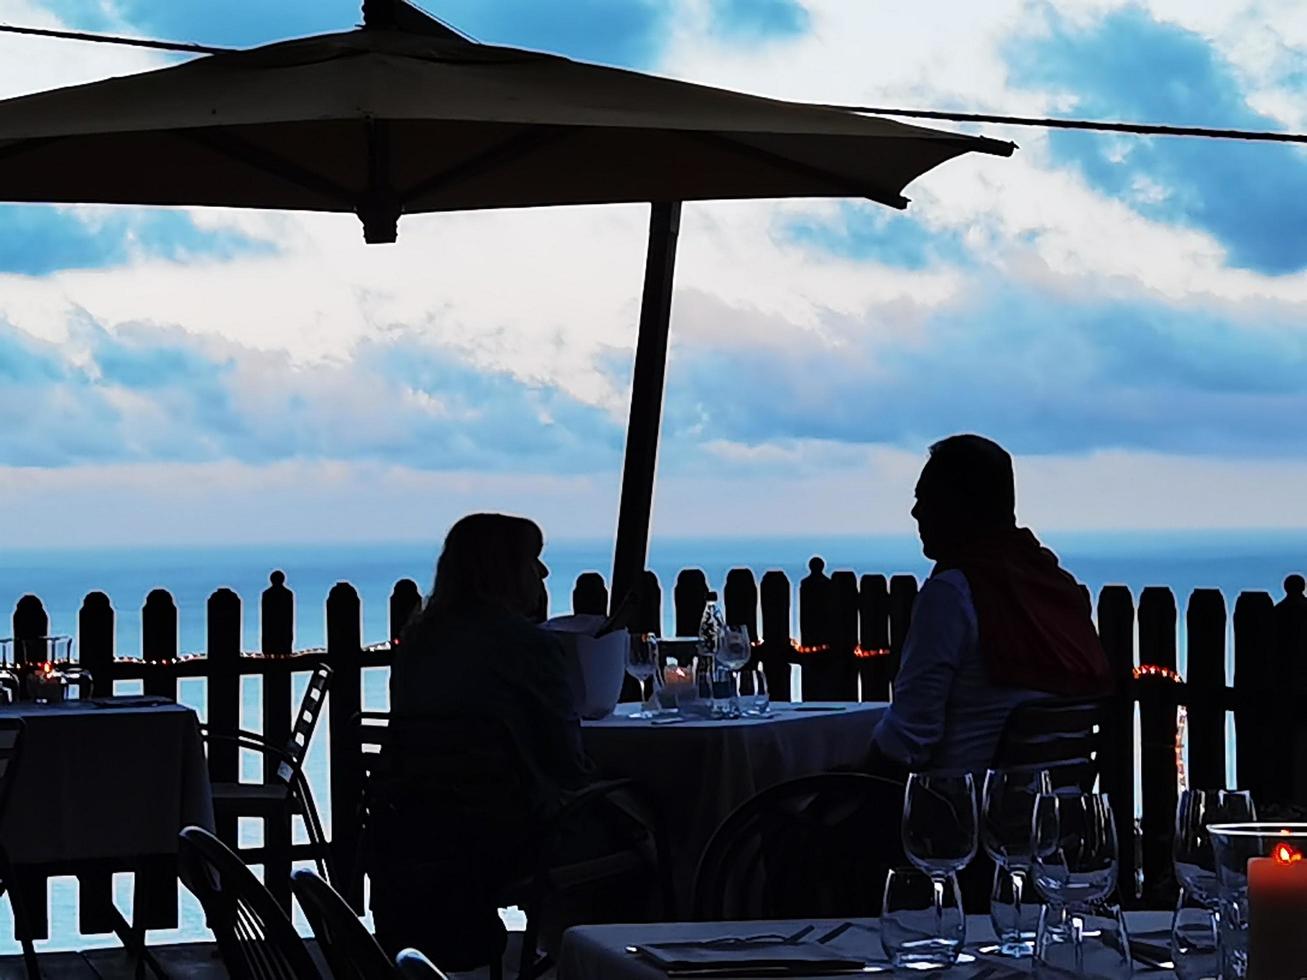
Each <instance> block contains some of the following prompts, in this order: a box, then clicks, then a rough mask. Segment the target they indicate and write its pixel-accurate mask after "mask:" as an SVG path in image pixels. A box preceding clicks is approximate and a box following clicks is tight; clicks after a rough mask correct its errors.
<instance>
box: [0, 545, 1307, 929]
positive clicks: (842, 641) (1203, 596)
mask: <svg viewBox="0 0 1307 980" xmlns="http://www.w3.org/2000/svg"><path fill="white" fill-rule="evenodd" d="M645 585H646V587H645V589H644V590H643V595H644V597H643V603H642V606H641V608H640V609H639V610H638V612H637V614H636V618H635V623H634V628H635V629H637V630H639V631H642V632H653V633H657V634H659V635H676V636H692V635H695V634H696V633H697V631H698V624H699V619H700V616H701V614H702V611H703V608H704V605H705V602H706V599H707V594H708V591H709V583H708V580H707V578H706V576H705V575H704V573H703V572H702V571H700V570H698V569H686V570H684V571H682V572H681V573H680V574H679V575H678V576H677V578H676V582H675V585H674V587H673V591H672V597H671V609H670V620H669V619H668V618H665V616H664V611H663V605H664V603H663V592H662V587H661V583H660V582H659V581H658V580H657V578H656V577H655V576H654V575H653V573H651V572H646V583H645ZM721 591H722V594H723V599H724V604H725V614H726V619H727V621H728V623H730V624H731V625H736V626H747V627H748V628H749V631H750V633H751V634H752V636H753V637H754V641H755V648H756V657H757V660H758V662H760V663H761V664H762V666H763V669H764V671H765V672H766V674H767V678H768V684H769V688H770V690H771V692H772V698H773V700H776V701H784V700H787V699H788V698H789V697H790V694H791V689H790V688H791V685H790V678H791V673H792V666H793V665H795V664H797V665H798V666H799V668H800V672H801V677H802V692H803V696H804V697H805V698H806V699H808V700H858V699H859V698H861V699H862V700H868V701H877V700H887V699H888V698H889V697H890V689H891V685H892V681H893V678H894V675H895V671H896V668H897V665H898V660H899V654H900V651H901V649H902V644H903V639H904V636H905V635H906V633H907V630H908V626H909V623H910V621H911V617H912V607H913V603H914V600H915V598H916V593H917V580H916V579H915V578H913V577H912V576H909V575H895V576H893V577H890V578H887V577H886V576H884V575H875V574H868V575H862V576H860V577H859V576H858V575H856V574H855V573H854V572H852V571H846V570H841V571H835V572H833V573H830V574H827V572H826V569H825V564H824V562H823V561H822V560H821V559H820V558H813V559H812V561H811V562H810V563H809V574H808V575H807V576H805V577H804V578H803V579H802V581H801V582H799V584H798V588H797V596H796V590H795V589H794V588H793V585H792V583H791V582H790V580H789V579H788V577H787V576H786V575H785V574H784V573H783V572H780V571H768V572H767V573H766V574H764V575H763V576H762V578H761V580H758V579H756V578H755V575H754V573H753V572H752V571H751V570H749V569H745V568H737V569H734V570H732V571H731V572H730V573H729V574H727V576H726V579H725V581H724V583H722V586H721ZM420 602H421V596H420V593H419V591H418V587H417V585H416V584H415V583H414V582H413V581H411V580H409V579H403V580H401V581H399V582H398V583H397V584H396V585H395V587H394V590H393V592H392V594H391V597H390V609H389V630H388V632H389V634H390V637H389V638H388V639H385V640H384V641H383V642H380V643H375V644H371V645H367V644H365V643H364V637H363V635H362V633H363V630H362V602H361V600H360V598H359V595H358V592H357V591H356V590H355V589H354V587H353V586H352V585H350V584H348V583H346V582H341V583H338V584H337V585H336V586H334V587H333V588H332V589H331V591H330V593H329V595H328V596H327V599H326V646H325V647H324V648H319V649H311V650H294V649H292V647H293V639H292V638H293V637H294V635H295V633H294V624H295V597H294V595H293V593H292V591H291V589H290V588H289V587H288V586H287V584H286V581H285V576H284V575H283V574H282V573H281V572H273V573H272V575H271V581H270V584H269V586H268V587H267V589H265V590H264V592H263V594H262V596H261V599H260V611H261V616H260V623H261V643H260V646H261V649H260V650H258V651H247V650H243V649H242V648H241V622H242V607H241V598H240V596H238V595H237V594H236V593H235V592H233V591H231V590H230V589H219V590H218V591H216V592H214V593H213V594H212V595H211V596H210V597H209V600H208V604H207V617H206V618H207V647H206V651H205V652H204V653H198V654H197V653H185V654H184V653H182V652H181V651H180V650H179V649H178V635H179V634H178V611H177V606H176V603H175V602H174V600H173V597H172V596H171V595H170V594H169V593H168V592H167V591H165V590H163V589H156V590H154V591H152V592H150V593H149V595H148V596H147V597H146V599H145V604H144V607H143V608H142V610H141V654H142V655H141V657H139V658H135V657H133V658H127V657H121V656H117V655H116V648H115V621H116V616H117V613H116V611H115V609H114V607H113V605H112V603H111V602H110V599H109V597H108V596H107V595H105V594H104V593H102V592H92V593H90V594H89V595H87V596H86V598H85V600H84V601H83V603H82V606H81V609H80V612H79V614H78V622H77V643H78V649H79V651H80V658H79V659H80V661H81V663H82V665H83V666H85V667H86V668H87V669H89V670H90V672H91V673H92V675H93V677H94V687H95V692H94V693H95V694H96V696H105V695H109V694H112V693H113V692H114V689H115V685H116V684H117V682H122V681H137V682H139V683H140V684H141V685H142V687H143V690H144V692H145V693H146V694H153V695H162V696H167V697H176V696H177V694H178V682H179V681H180V680H182V679H185V678H197V677H198V678H204V679H205V680H206V682H207V691H206V692H205V698H206V704H205V707H206V711H207V721H208V724H209V725H210V726H211V727H213V728H215V729H219V730H220V729H227V728H236V727H237V726H238V722H239V719H240V707H241V688H242V680H243V679H244V678H248V677H258V678H261V683H262V699H261V700H262V731H263V734H264V736H265V737H266V738H267V739H269V740H270V741H272V742H273V743H275V744H279V743H282V742H284V741H285V740H286V739H287V738H288V737H289V735H290V724H291V718H292V712H293V708H294V705H293V704H292V683H291V682H292V677H293V675H295V674H296V673H298V672H303V671H308V670H311V669H312V668H313V667H314V666H315V665H316V664H318V663H321V662H324V661H325V662H326V663H328V664H330V665H331V667H332V669H333V672H334V673H333V679H332V686H331V692H330V698H329V702H328V707H329V711H330V724H329V727H328V730H327V731H326V732H325V735H326V738H327V741H328V758H329V774H328V784H329V787H328V789H327V793H326V795H327V800H326V801H321V802H326V804H327V806H326V809H327V811H328V813H329V814H335V815H338V816H339V815H342V814H344V815H349V816H347V817H345V818H344V819H337V820H333V821H330V826H331V827H332V841H331V846H332V849H333V853H334V855H335V857H336V859H337V862H338V864H339V865H340V866H342V867H344V866H347V865H348V864H349V862H350V861H351V860H352V858H353V856H354V854H355V853H356V847H357V839H356V831H357V828H356V826H355V822H354V821H353V820H352V819H351V817H352V815H353V814H354V813H355V810H356V806H357V803H358V801H359V798H360V793H361V789H362V769H361V762H362V760H361V758H360V755H359V751H358V747H357V745H356V744H355V739H356V733H355V731H354V730H353V727H352V724H351V719H352V717H353V716H354V715H355V714H356V713H357V712H358V711H359V710H360V708H361V706H362V671H363V670H364V669H365V668H368V667H385V666H387V665H388V664H389V662H390V657H391V651H392V646H393V641H394V638H395V637H397V636H398V635H399V633H400V631H401V629H402V626H403V624H404V623H406V622H407V621H408V619H409V617H410V616H411V615H412V614H413V612H414V610H415V609H416V608H417V607H418V605H419V604H420ZM796 602H797V613H798V615H797V623H798V635H797V636H794V635H792V622H793V621H794V617H793V615H792V613H793V608H792V607H793V606H794V605H795V603H796ZM572 607H573V610H574V611H575V612H588V613H603V612H604V611H605V610H606V609H607V608H608V594H607V588H606V585H605V582H604V580H603V578H602V576H600V575H598V574H597V573H593V572H588V573H585V574H582V575H581V576H580V577H579V578H578V579H577V581H576V584H575V587H574V589H573V592H572ZM1096 618H1097V623H1098V629H1099V634H1100V636H1101V638H1102V642H1103V646H1104V648H1105V649H1106V651H1107V655H1108V658H1109V660H1110V662H1111V665H1112V671H1113V675H1114V677H1115V683H1116V697H1115V698H1114V700H1113V704H1114V708H1113V711H1112V713H1111V717H1110V718H1109V719H1107V722H1106V729H1107V730H1106V732H1105V736H1106V738H1105V739H1104V745H1105V749H1104V751H1103V757H1102V758H1101V759H1100V769H1101V785H1102V788H1103V789H1104V790H1105V791H1107V792H1109V793H1110V794H1111V795H1112V799H1113V808H1114V811H1115V813H1116V814H1117V819H1118V821H1119V827H1118V830H1119V840H1120V842H1121V881H1122V893H1123V899H1124V900H1125V901H1126V902H1127V903H1139V904H1145V905H1148V906H1151V907H1167V906H1168V905H1169V904H1170V903H1171V902H1172V901H1173V897H1174V889H1175V884H1174V881H1173V880H1172V873H1171V857H1170V855H1171V843H1170V842H1171V836H1172V827H1173V822H1174V813H1175V806H1176V799H1177V794H1178V791H1179V788H1180V785H1181V783H1182V782H1183V783H1184V784H1185V785H1188V786H1192V787H1196V788H1208V787H1221V786H1225V785H1226V783H1227V758H1226V751H1227V744H1228V742H1229V739H1228V738H1227V721H1228V719H1229V718H1231V717H1232V718H1233V721H1234V729H1235V746H1236V758H1235V759H1234V760H1233V761H1234V772H1235V774H1236V775H1235V779H1234V782H1235V783H1236V784H1237V785H1238V786H1239V787H1240V788H1242V789H1248V790H1251V791H1252V793H1253V796H1254V799H1255V800H1256V801H1257V802H1258V804H1259V806H1260V807H1261V808H1262V809H1263V811H1269V812H1270V813H1272V814H1276V813H1277V812H1278V813H1281V814H1287V813H1292V812H1295V810H1296V811H1297V812H1301V809H1300V808H1302V807H1304V806H1307V710H1304V709H1303V705H1304V704H1307V699H1305V698H1304V695H1307V597H1305V596H1304V590H1303V580H1302V577H1301V576H1296V575H1293V576H1290V577H1289V578H1288V579H1286V580H1285V595H1284V597H1283V599H1281V600H1280V601H1279V602H1278V603H1277V602H1275V601H1274V600H1273V599H1272V597H1271V595H1270V594H1268V593H1266V592H1244V593H1242V594H1240V595H1239V596H1238V598H1237V599H1236V601H1235V603H1234V607H1233V612H1232V615H1231V613H1230V610H1229V609H1228V608H1227V604H1226V599H1225V597H1224V596H1223V595H1222V593H1221V592H1219V591H1218V590H1215V589H1196V590H1195V591H1194V592H1193V593H1192V594H1191V595H1190V596H1189V597H1188V602H1187V605H1186V606H1185V608H1184V621H1183V639H1184V640H1185V641H1186V649H1187V670H1186V673H1187V675H1188V676H1187V677H1184V678H1182V677H1181V676H1180V674H1179V673H1178V672H1177V670H1176V668H1177V659H1176V653H1177V646H1178V643H1179V642H1180V640H1181V623H1180V609H1179V606H1178V605H1177V601H1176V597H1175V595H1174V594H1173V593H1172V591H1171V590H1170V589H1169V588H1165V587H1150V588H1145V589H1143V590H1142V592H1141V593H1140V594H1139V597H1138V602H1137V603H1136V601H1135V598H1134V596H1133V595H1132V594H1131V592H1130V590H1129V589H1127V588H1126V587H1124V586H1119V585H1109V586H1107V587H1105V588H1103V589H1102V591H1101V592H1100V593H1099V595H1098V599H1097V606H1096ZM1231 620H1232V622H1231ZM1231 627H1232V628H1231ZM13 632H14V636H15V637H17V638H31V637H40V636H44V635H47V634H48V633H49V632H50V629H49V619H48V616H47V614H46V611H45V609H44V607H43V605H42V603H41V600H40V599H39V598H38V597H36V596H32V595H27V596H24V597H23V598H22V599H21V600H19V602H18V603H17V606H16V608H15V610H14V615H13ZM1231 654H1232V659H1233V678H1234V683H1233V685H1232V686H1231V685H1227V683H1226V674H1227V663H1228V661H1229V659H1230V655H1231ZM1136 709H1137V724H1136ZM1182 731H1183V732H1184V734H1185V736H1186V738H1185V741H1187V762H1186V760H1185V757H1184V756H1185V753H1182V752H1181V750H1180V745H1181V738H1180V734H1181V732H1182ZM1136 767H1138V768H1139V771H1140V775H1141V779H1140V780H1139V783H1140V786H1141V787H1142V795H1141V798H1140V799H1139V800H1138V801H1136V799H1135V784H1136V779H1135V772H1136ZM209 768H210V772H211V775H212V777H213V778H214V779H215V780H218V781H235V780H236V779H237V778H238V776H239V769H240V766H239V758H238V755H237V750H236V748H235V747H234V746H223V745H218V744H214V745H213V746H212V747H211V749H210V751H209ZM271 777H272V771H271V769H269V771H267V772H266V773H265V778H271ZM1136 804H1138V805H1136ZM1136 811H1138V812H1139V813H1141V814H1142V816H1141V817H1140V818H1139V821H1138V824H1136V822H1135V813H1136ZM220 830H225V832H226V833H227V834H228V835H229V836H230V835H232V834H234V832H235V828H232V827H228V828H220ZM264 840H265V842H267V846H269V847H272V846H277V844H276V839H275V837H274V838H273V839H272V840H270V839H269V837H268V836H267V835H266V833H265V838H264ZM1132 841H1133V842H1134V844H1135V846H1134V847H1131V846H1130V842H1132ZM282 846H284V845H282ZM303 847H304V845H295V846H294V847H293V849H292V854H293V855H294V856H295V857H297V858H298V857H304V856H307V854H306V852H305V851H304V850H303ZM260 856H261V855H260V854H259V853H258V852H257V851H256V852H255V854H254V856H253V860H255V861H257V860H259V858H260ZM109 889H110V881H109V878H108V875H107V874H106V875H102V876H96V875H94V874H91V875H87V876H85V877H83V878H82V883H81V896H82V899H81V901H82V908H83V915H82V918H81V922H80V927H81V930H82V932H83V933H87V934H90V933H97V932H104V931H108V929H109V923H108V922H107V921H102V916H100V915H97V914H95V912H94V909H95V907H96V904H97V901H102V900H103V898H104V897H105V896H107V895H108V894H109ZM176 895H177V891H176V882H175V878H172V877H169V876H168V875H166V874H162V873H161V874H158V875H155V876H153V878H152V879H151V876H149V875H146V876H144V878H143V879H141V880H138V884H137V896H136V903H135V904H136V906H137V907H136V915H137V917H138V918H137V921H138V924H143V925H144V926H146V927H147V928H168V927H170V926H172V925H175V923H176V909H177V901H176ZM352 897H353V898H354V899H355V900H356V901H358V900H361V895H354V896H352ZM36 898H37V896H35V895H34V896H33V899H36ZM40 898H41V900H40V901H37V900H33V901H30V902H29V908H32V909H33V910H35V911H37V912H38V913H41V912H42V911H43V910H44V909H45V907H46V903H45V901H44V900H43V899H44V896H43V895H42V896H40ZM36 926H37V931H38V933H39V934H40V935H44V934H45V927H46V924H45V923H44V922H38V923H36Z"/></svg>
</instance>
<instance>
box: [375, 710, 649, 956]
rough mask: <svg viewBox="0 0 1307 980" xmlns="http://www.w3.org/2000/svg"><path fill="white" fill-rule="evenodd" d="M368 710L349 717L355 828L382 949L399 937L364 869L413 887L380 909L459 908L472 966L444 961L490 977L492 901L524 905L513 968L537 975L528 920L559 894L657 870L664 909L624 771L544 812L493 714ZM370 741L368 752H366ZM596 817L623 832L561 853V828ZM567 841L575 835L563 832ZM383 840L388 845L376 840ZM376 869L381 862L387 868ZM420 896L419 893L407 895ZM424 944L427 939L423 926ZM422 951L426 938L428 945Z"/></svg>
mask: <svg viewBox="0 0 1307 980" xmlns="http://www.w3.org/2000/svg"><path fill="white" fill-rule="evenodd" d="M385 718H386V716H384V715H379V714H376V713H370V714H366V715H364V714H361V715H360V716H359V717H358V719H357V721H358V722H359V726H360V738H361V745H362V746H363V747H364V748H365V761H364V770H365V772H367V773H368V776H367V779H366V781H365V790H364V797H363V806H362V812H361V814H360V820H359V824H360V826H361V827H362V828H363V830H364V833H363V837H364V852H363V853H364V857H363V861H362V864H361V865H360V867H363V866H366V867H367V869H368V870H369V872H373V891H372V894H373V906H372V910H373V914H374V916H375V917H376V921H377V927H378V937H379V938H380V939H381V940H382V946H383V948H386V947H387V944H388V943H390V944H391V947H392V948H393V946H394V945H399V944H400V943H402V942H407V940H404V939H402V937H398V936H394V937H391V936H387V935H386V934H384V933H383V929H384V928H386V927H385V926H383V921H384V918H385V917H384V914H383V910H382V907H381V906H380V905H379V902H384V901H387V899H385V898H384V897H383V889H382V888H380V887H379V880H378V875H377V874H376V873H375V871H374V869H376V868H380V869H382V871H383V873H382V877H383V878H389V879H390V880H391V881H396V880H397V879H400V878H402V879H404V882H405V887H408V888H412V889H414V890H415V891H414V893H413V894H412V895H410V896H406V898H407V900H406V901H399V900H390V901H392V906H391V907H392V908H395V907H399V908H402V907H404V906H409V907H413V906H415V905H421V906H422V907H423V908H427V907H434V906H435V905H437V904H439V905H442V906H445V907H446V908H447V914H442V915H440V916H438V918H440V919H441V921H442V925H445V926H446V927H447V928H450V929H452V927H451V926H450V920H452V919H453V918H454V917H456V916H460V915H461V916H464V917H465V918H464V920H463V921H464V927H463V930H462V932H460V933H459V934H458V935H457V937H456V938H458V939H459V940H460V942H459V946H460V947H461V949H462V953H461V954H460V955H465V956H466V955H469V951H468V948H467V947H469V946H470V945H475V944H480V949H481V950H482V951H481V952H480V953H477V954H475V955H476V956H477V958H478V959H479V960H480V963H472V962H470V961H463V960H459V961H454V960H453V959H450V961H449V962H445V959H444V958H442V956H441V955H437V956H436V957H435V959H436V960H437V962H439V963H440V964H441V965H442V966H444V967H446V968H447V969H448V968H455V969H459V970H462V969H470V968H474V967H475V966H477V965H481V964H484V963H489V965H490V970H491V976H492V977H496V976H499V975H500V971H501V967H500V958H501V957H502V955H503V950H504V946H505V939H506V936H505V933H504V929H503V924H502V922H501V921H500V919H499V915H498V912H497V909H499V908H501V907H504V906H508V905H516V906H518V907H519V908H521V909H522V910H523V912H525V913H526V919H527V926H526V930H525V932H524V934H523V937H522V954H521V961H520V964H519V970H518V977H519V978H521V980H528V978H531V977H534V976H537V975H538V974H539V973H541V972H543V970H545V969H547V968H548V966H549V959H548V957H543V958H540V957H538V956H537V952H538V951H537V945H538V941H539V935H540V925H539V923H540V920H541V918H542V917H543V915H544V914H545V912H546V910H547V909H548V907H549V906H550V905H551V903H552V902H553V901H554V900H555V898H556V897H557V896H558V895H560V894H561V893H565V892H569V891H572V890H574V889H577V888H584V887H587V886H592V885H595V884H597V883H600V882H605V881H611V880H614V879H617V878H621V877H625V876H632V875H637V874H640V873H643V872H647V871H648V870H649V868H650V866H651V865H652V866H654V867H656V869H657V880H658V882H659V884H660V886H661V891H662V899H663V906H664V910H665V913H666V916H667V917H668V918H670V917H672V903H673V898H672V884H671V865H670V861H669V852H668V848H667V843H666V833H665V828H664V826H663V822H662V819H661V816H660V815H659V814H658V813H657V811H656V810H655V809H654V808H653V807H652V806H650V805H649V804H648V803H647V802H646V801H644V800H643V799H641V797H640V795H639V792H638V788H637V786H636V784H635V783H633V782H632V781H630V780H615V781H610V782H603V783H596V784H592V785H590V786H588V787H586V788H585V789H584V790H582V791H580V792H579V793H576V794H574V795H572V796H571V797H570V798H569V799H568V801H567V802H566V804H565V805H564V806H563V807H562V808H561V809H560V810H559V811H558V812H557V813H556V814H554V815H553V816H552V817H550V818H549V819H547V820H540V819H538V818H532V817H531V815H530V803H529V800H530V785H531V783H532V781H533V779H534V778H535V777H534V776H533V774H532V773H531V772H530V770H529V767H527V766H526V764H525V763H524V761H523V757H522V753H521V751H520V749H519V748H518V743H517V742H516V740H515V739H514V738H513V736H512V734H511V733H510V732H509V731H508V730H507V728H506V727H505V726H504V725H503V724H502V722H500V721H499V720H498V719H495V718H491V717H487V716H483V715H477V714H462V715H444V716H439V717H427V718H423V719H405V720H404V721H403V722H402V723H401V722H394V723H391V724H383V720H384V719H385ZM372 746H379V747H380V752H379V753H372V752H368V751H366V749H367V748H369V747H372ZM601 812H602V813H603V814H604V817H606V818H614V819H616V820H617V821H621V822H625V823H626V824H627V825H628V827H629V829H630V830H631V831H632V835H631V839H630V840H629V841H623V842H622V843H621V844H619V845H617V846H614V847H612V848H611V849H609V850H605V851H604V852H603V853H596V854H595V855H594V856H590V857H586V858H579V857H578V856H577V855H575V854H569V851H568V848H567V847H566V845H565V840H566V835H567V834H568V833H569V832H574V831H575V830H576V829H577V828H579V827H581V826H582V825H583V824H584V823H585V822H586V821H590V820H592V819H593V820H594V821H595V823H594V824H590V826H594V825H596V824H602V823H603V821H602V820H600V819H599V817H600V814H601ZM573 839H575V838H573ZM390 848H393V849H394V850H393V851H391V852H390V853H389V854H388V853H387V851H388V849H390ZM385 869H389V870H388V871H387V870H385ZM419 893H420V894H419ZM429 941H430V942H438V940H437V939H436V938H435V937H434V935H433V936H432V937H431V939H430V940H429ZM433 948H434V947H433Z"/></svg>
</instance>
